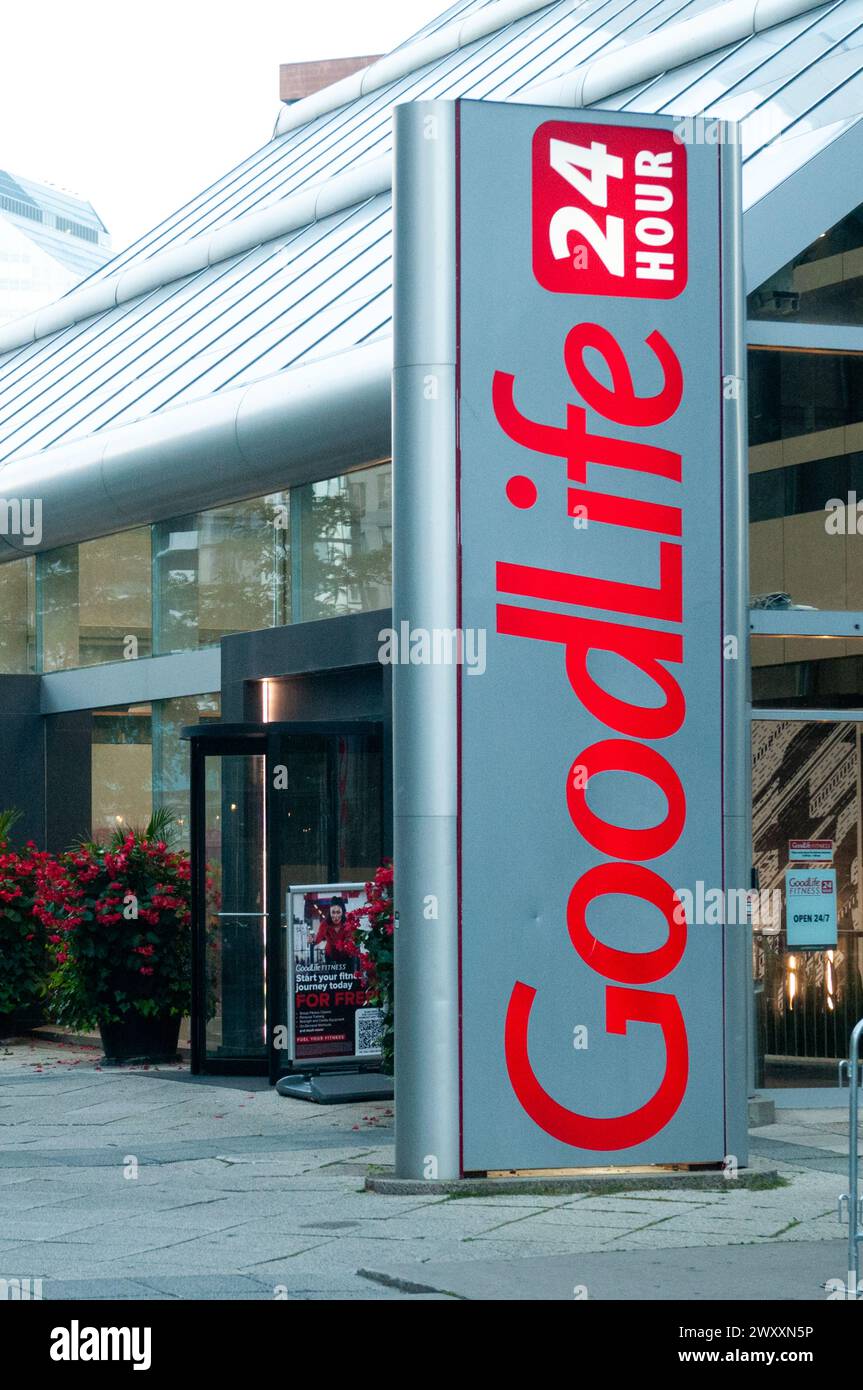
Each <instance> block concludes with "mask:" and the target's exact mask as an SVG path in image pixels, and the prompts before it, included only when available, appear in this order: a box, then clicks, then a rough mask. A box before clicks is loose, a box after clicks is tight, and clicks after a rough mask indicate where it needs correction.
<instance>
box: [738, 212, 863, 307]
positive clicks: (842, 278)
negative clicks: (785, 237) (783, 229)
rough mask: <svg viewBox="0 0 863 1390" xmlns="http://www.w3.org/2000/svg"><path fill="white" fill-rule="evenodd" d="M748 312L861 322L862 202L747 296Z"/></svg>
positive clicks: (862, 292) (862, 288)
mask: <svg viewBox="0 0 863 1390" xmlns="http://www.w3.org/2000/svg"><path fill="white" fill-rule="evenodd" d="M749 317H750V318H752V319H768V320H779V321H782V322H785V323H842V324H860V323H863V204H861V206H860V207H858V208H855V210H854V211H853V212H851V213H849V214H848V216H847V217H844V218H843V219H842V221H841V222H838V223H837V224H836V226H835V227H831V228H830V230H829V231H826V232H822V234H821V236H820V237H818V239H817V240H816V241H814V242H813V243H812V245H811V246H808V247H807V248H806V250H805V251H803V252H802V253H801V254H800V255H799V256H796V257H795V258H794V260H793V261H791V262H789V264H788V265H786V266H783V268H782V269H781V270H780V271H777V273H776V274H775V275H772V276H771V277H770V279H769V280H768V281H766V282H765V284H763V285H760V286H759V288H758V289H757V290H755V291H754V293H753V294H751V295H750V296H749Z"/></svg>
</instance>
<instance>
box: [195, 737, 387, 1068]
mask: <svg viewBox="0 0 863 1390" xmlns="http://www.w3.org/2000/svg"><path fill="white" fill-rule="evenodd" d="M182 736H183V737H184V738H187V739H189V740H190V742H191V748H192V756H191V819H192V826H191V832H192V884H193V891H192V932H193V971H194V976H193V994H192V1036H191V1042H192V1071H193V1072H196V1073H201V1072H214V1073H223V1074H229V1073H247V1074H255V1073H263V1074H268V1075H269V1077H270V1080H271V1081H277V1080H278V1078H279V1077H280V1076H282V1075H284V1074H286V1073H287V1072H288V1071H289V1070H290V1066H289V1063H288V1062H287V1053H286V1051H285V1050H284V1048H280V1047H279V1045H278V1038H279V1030H284V1029H285V1028H286V1025H287V1017H288V1009H287V992H286V984H287V935H288V923H289V915H288V891H289V889H290V888H291V886H292V885H297V884H304V885H305V884H309V883H316V884H326V883H337V882H344V881H346V880H351V881H354V882H366V881H367V880H369V879H371V878H372V877H373V876H374V873H375V870H376V868H377V867H378V865H379V863H380V861H381V857H382V852H383V731H382V726H381V724H379V723H377V722H374V721H354V722H350V723H348V722H341V723H304V724H299V723H286V724H223V725H219V726H214V725H212V724H210V725H209V726H207V725H203V726H196V727H193V728H188V729H184V730H183V734H182ZM282 1036H283V1034H282Z"/></svg>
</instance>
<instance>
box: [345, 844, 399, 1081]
mask: <svg viewBox="0 0 863 1390" xmlns="http://www.w3.org/2000/svg"><path fill="white" fill-rule="evenodd" d="M347 925H348V927H349V928H350V931H351V933H352V936H353V940H354V943H355V944H354V953H355V954H356V955H357V958H358V960H359V964H360V966H361V968H362V969H363V971H364V972H365V975H366V980H367V987H368V989H369V991H370V993H371V995H372V996H373V998H374V1000H375V1002H376V1004H377V1006H378V1007H379V1008H380V1009H381V1011H382V1013H383V1036H382V1039H381V1051H382V1063H383V1069H384V1071H386V1072H390V1073H391V1072H392V1069H393V1052H394V1044H395V1033H394V1015H393V1002H394V989H393V986H394V958H393V928H394V926H395V916H394V908H393V866H392V864H391V863H390V862H389V861H387V862H386V863H384V864H382V865H381V866H380V868H379V869H378V871H377V873H376V874H375V876H374V880H373V881H372V882H371V883H367V884H366V901H365V903H364V904H363V906H362V907H358V908H354V910H353V912H349V913H348V915H347Z"/></svg>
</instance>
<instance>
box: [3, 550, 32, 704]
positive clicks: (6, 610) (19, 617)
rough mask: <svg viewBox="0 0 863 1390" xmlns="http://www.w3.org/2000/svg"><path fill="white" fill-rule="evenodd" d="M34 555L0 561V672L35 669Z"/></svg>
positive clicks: (19, 672)
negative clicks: (6, 562) (0, 563)
mask: <svg viewBox="0 0 863 1390" xmlns="http://www.w3.org/2000/svg"><path fill="white" fill-rule="evenodd" d="M35 580H36V558H35V556H33V555H28V556H27V558H26V559H24V560H10V562H9V563H8V564H6V565H0V675H4V676H6V675H11V676H15V675H22V676H24V675H28V674H29V673H30V672H32V671H35V669H36V591H35Z"/></svg>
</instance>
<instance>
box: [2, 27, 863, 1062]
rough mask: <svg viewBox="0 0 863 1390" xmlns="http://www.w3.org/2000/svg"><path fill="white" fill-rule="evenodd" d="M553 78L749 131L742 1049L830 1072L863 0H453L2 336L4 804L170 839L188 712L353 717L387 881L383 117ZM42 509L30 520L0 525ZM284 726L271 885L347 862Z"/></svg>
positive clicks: (862, 593) (373, 850) (745, 143)
mask: <svg viewBox="0 0 863 1390" xmlns="http://www.w3.org/2000/svg"><path fill="white" fill-rule="evenodd" d="M719 41H721V43H722V46H721V47H717V43H718V42H719ZM573 75H574V76H575V78H578V79H579V82H580V79H581V78H584V82H580V85H578V84H576V85H577V86H578V90H580V91H582V92H585V91H587V90H588V88H587V86H586V85H585V84H586V83H588V79H589V82H592V83H593V84H594V88H593V89H594V90H595V89H597V84H600V83H601V91H600V95H598V96H596V98H595V99H594V100H593V104H594V105H595V106H596V107H597V108H608V109H614V110H626V111H631V112H639V111H642V112H651V113H666V114H672V115H674V116H675V117H679V119H680V122H681V126H680V138H681V139H686V140H698V139H706V140H709V139H711V131H714V132H715V127H713V126H712V121H713V120H714V119H719V118H721V119H723V120H731V121H737V122H739V132H740V139H741V142H742V154H743V201H744V248H745V260H746V279H747V296H748V297H747V318H748V328H747V333H748V342H749V367H748V371H749V382H748V401H749V404H748V412H749V444H750V502H749V505H750V514H749V545H750V578H751V594H752V610H751V621H750V629H751V630H750V634H740V640H741V641H742V642H743V644H744V646H745V643H746V640H747V637H749V639H750V641H751V662H752V704H751V717H752V757H753V864H754V867H755V870H756V872H757V875H758V885H759V887H760V889H761V890H767V889H775V890H777V892H778V894H779V897H778V898H776V899H775V901H776V902H777V903H778V904H779V905H778V907H777V909H776V912H775V914H774V915H773V916H770V915H769V914H768V913H764V914H761V915H760V916H759V918H758V920H757V921H755V922H754V923H753V969H754V981H755V991H756V1020H757V1030H756V1031H757V1048H756V1051H757V1057H758V1074H759V1079H760V1080H761V1081H766V1082H773V1083H776V1084H786V1083H791V1084H793V1083H795V1082H802V1083H804V1084H812V1083H818V1082H821V1081H825V1080H828V1079H832V1069H833V1067H834V1061H835V1059H836V1058H837V1057H841V1056H844V1055H845V1051H846V1048H847V1037H848V1031H849V1026H850V1023H851V1022H852V1021H853V1020H855V1019H856V1018H857V1017H859V1016H860V1015H861V1013H863V980H861V970H863V901H861V892H863V888H861V864H862V863H863V818H861V799H863V765H861V728H863V505H858V499H859V502H860V504H863V211H861V208H863V180H861V177H860V170H861V169H863V0H835V2H834V3H827V4H821V5H813V4H812V3H807V0H772V3H771V5H770V6H766V5H764V4H762V5H760V6H757V7H756V5H755V4H754V3H752V2H751V0H726V2H725V3H724V4H721V5H719V6H716V5H714V6H710V5H708V4H705V3H702V0H689V2H688V3H686V4H684V5H683V6H681V5H680V4H679V3H678V0H659V3H658V4H652V5H647V4H644V3H641V0H632V2H631V3H628V4H624V5H622V6H615V7H609V6H608V5H607V4H601V3H598V0H588V3H587V4H584V3H577V2H576V0H557V3H552V4H543V5H540V4H536V3H530V0H493V3H487V4H483V3H477V0H468V3H457V4H456V5H454V6H452V7H451V8H450V9H449V10H448V11H446V13H444V14H442V15H441V16H440V18H439V19H438V20H436V21H435V22H434V23H433V24H430V25H429V26H427V27H426V29H424V30H423V31H421V33H420V34H419V35H417V37H416V39H415V40H413V41H412V42H411V43H410V44H408V45H405V46H404V47H403V48H402V49H399V50H397V51H396V52H395V53H394V54H392V55H389V57H388V58H386V59H384V60H382V62H381V63H379V64H376V65H373V66H371V67H370V68H366V69H365V70H364V71H363V72H358V73H355V74H354V75H353V76H348V77H346V78H344V79H342V80H341V81H339V82H338V83H337V84H336V86H334V87H331V88H328V89H325V90H324V91H322V92H321V91H318V92H316V93H314V94H312V95H310V96H307V97H304V98H302V99H301V100H298V101H296V102H294V103H293V104H291V105H289V106H286V107H285V108H284V109H283V111H282V112H281V114H280V117H279V120H278V122H277V126H276V131H275V133H274V136H273V139H272V140H271V141H270V142H269V144H267V145H266V146H264V148H263V149H261V150H258V151H257V152H255V153H254V154H253V155H251V156H250V157H249V158H248V160H246V161H245V162H244V163H243V164H241V165H240V166H238V168H236V169H233V170H231V171H230V172H229V173H227V174H226V175H225V177H224V178H223V179H222V180H220V181H219V182H218V183H216V184H215V185H213V186H212V187H211V188H209V189H208V190H206V191H205V192H204V193H202V194H201V195H200V197H199V198H197V199H196V200H193V202H192V203H190V204H189V205H187V206H186V207H184V208H182V209H179V210H178V212H177V213H176V214H175V215H174V216H172V217H171V218H169V219H167V220H166V221H165V222H164V223H162V224H160V225H159V226H158V227H156V228H155V229H154V230H153V232H152V233H150V234H149V235H148V236H145V237H143V238H142V239H141V240H140V241H139V242H138V243H137V244H136V245H135V246H133V247H131V248H130V249H129V250H127V251H125V252H123V253H121V254H120V255H119V256H117V257H115V258H114V259H113V260H112V261H111V262H109V263H108V264H107V265H105V266H103V267H101V268H99V269H96V270H95V271H94V273H93V274H92V275H91V276H90V278H89V279H88V280H87V281H86V282H85V284H84V285H83V286H82V288H81V289H80V290H79V291H76V293H75V294H73V295H71V296H66V298H65V299H64V300H62V301H61V302H60V303H58V304H57V305H55V306H53V307H52V309H51V310H49V311H47V313H45V314H43V315H42V316H32V317H30V318H25V319H23V320H21V321H20V322H18V323H16V324H13V325H11V326H9V327H7V328H6V329H5V330H3V331H0V457H2V459H3V460H4V465H3V470H4V471H3V475H2V477H3V496H4V502H5V505H6V513H7V516H6V519H7V525H6V527H5V529H4V533H3V535H2V537H0V541H2V555H0V559H2V560H3V563H2V564H0V614H2V623H1V624H0V672H2V675H0V750H2V761H0V766H2V768H3V773H2V782H0V803H2V804H17V805H19V806H20V807H21V808H22V809H23V810H24V811H25V825H26V830H27V833H28V834H29V835H32V836H33V838H35V839H37V840H39V841H40V842H44V843H47V844H48V845H49V846H50V847H52V848H60V847H62V846H63V845H65V844H66V843H68V842H69V840H71V839H72V838H73V837H74V836H75V835H77V834H80V833H92V834H93V835H95V836H102V835H105V834H106V833H108V832H109V831H110V830H111V828H113V827H114V826H115V825H116V824H118V823H122V822H123V821H124V820H125V821H128V822H130V823H139V822H141V821H143V820H144V819H146V816H147V813H148V812H149V810H150V809H151V808H152V807H154V806H156V805H167V806H169V807H171V809H172V810H174V811H175V813H176V816H177V819H178V822H179V823H180V825H181V829H182V830H183V833H187V827H188V819H189V795H190V793H189V785H190V784H189V767H190V753H189V744H188V742H187V741H185V740H184V739H183V738H182V737H181V730H182V729H183V728H184V727H186V726H189V725H208V726H209V727H210V728H211V729H213V730H215V729H216V728H217V727H224V726H225V725H231V726H233V725H236V724H240V723H244V722H245V723H249V722H257V723H261V722H273V723H275V722H278V723H279V724H289V723H291V722H294V723H295V724H297V726H298V728H299V726H302V729H303V732H298V735H297V736H298V737H299V738H301V739H302V738H307V737H309V735H308V730H307V728H306V725H307V724H308V723H317V724H320V725H321V726H324V725H329V726H332V727H333V728H334V729H338V728H340V727H342V726H344V727H345V728H346V727H347V722H348V721H353V722H354V723H355V722H356V721H360V722H362V721H365V722H366V723H367V724H368V726H369V738H368V739H366V740H365V741H360V742H354V743H351V742H350V738H352V737H353V734H351V735H350V736H349V735H348V734H345V740H346V741H345V743H344V746H343V747H342V748H341V751H340V752H339V753H338V755H337V756H338V757H339V758H341V759H342V760H343V763H344V766H343V767H341V769H340V772H339V775H338V778H337V781H338V786H339V789H340V790H339V796H341V798H342V799H341V801H340V802H339V804H338V807H337V808H336V810H335V812H332V806H330V810H329V811H327V813H326V814H328V815H329V814H331V813H332V814H335V816H336V818H337V821H338V825H339V834H340V835H341V834H342V832H343V833H344V841H343V842H342V840H339V844H338V850H337V867H338V868H339V870H340V871H341V872H343V874H344V875H348V874H349V875H350V876H352V877H357V878H362V877H364V876H366V875H367V874H368V873H369V872H370V871H371V870H372V869H373V867H374V864H375V862H376V858H377V856H378V855H379V854H380V853H382V852H385V851H386V849H387V848H388V844H389V833H390V832H389V823H388V810H387V804H388V803H387V782H388V777H389V771H388V762H387V737H388V728H389V722H388V720H389V717H388V709H389V688H388V671H387V668H386V667H383V666H381V664H380V662H379V661H378V656H377V653H378V646H379V642H378V633H379V631H380V630H381V629H383V628H385V627H387V626H388V624H389V606H390V601H391V562H390V555H391V529H390V527H391V522H390V516H391V482H392V479H391V467H390V463H389V455H390V438H391V436H390V414H389V410H390V393H389V379H390V371H391V331H392V329H391V321H392V302H391V301H392V288H391V287H392V279H391V231H392V227H391V203H392V195H391V189H390V182H391V174H390V164H391V113H392V107H393V105H394V104H395V103H396V102H403V101H412V100H419V99H422V98H423V97H445V98H446V97H456V96H469V97H474V98H481V99H490V100H515V101H518V100H528V101H530V100H534V101H536V102H538V103H548V104H553V103H554V100H555V97H554V90H555V88H554V82H553V81H552V79H566V82H564V81H561V83H560V86H561V90H563V89H564V88H565V89H566V90H567V91H570V92H571V91H572V90H574V89H573V87H572V83H571V80H570V79H572V77H573ZM567 82H569V84H570V85H569V86H568V87H567V86H566V83H567ZM352 84H353V85H352ZM549 84H551V85H549ZM567 99H568V100H570V101H571V100H572V97H571V96H570V97H569V98H567ZM712 138H715V133H714V135H713V137H712ZM695 253H696V251H695V249H693V254H695ZM711 462H712V461H711V460H710V459H705V460H703V466H704V467H705V468H707V467H710V466H711ZM34 500H38V501H39V502H40V504H41V528H40V534H39V537H38V539H37V538H36V537H35V536H34V535H32V534H31V535H30V536H29V537H28V536H26V535H25V534H23V531H22V526H21V525H20V524H19V526H18V529H17V531H16V529H15V525H14V524H13V523H14V522H15V520H16V516H17V519H18V521H19V523H20V520H21V518H22V517H23V516H25V515H26V514H27V513H26V507H27V504H28V503H30V504H32V503H33V501H34ZM16 505H17V507H18V512H17V513H16V512H15V506H16ZM858 605H859V607H858ZM351 727H352V728H353V724H352V725H351ZM377 730H379V731H380V737H379V739H378V734H377V732H375V731H377ZM376 739H378V741H377V742H376V741H375V740H376ZM297 748H298V749H299V753H298V756H299V755H300V754H302V757H303V758H305V759H306V763H304V764H303V766H304V767H306V774H304V776H305V775H307V782H306V783H304V786H305V788H306V789H305V791H304V792H303V793H302V796H301V799H300V801H299V802H298V803H297V807H296V808H295V809H296V813H297V816H298V818H300V819H303V824H304V827H305V825H306V824H307V825H308V827H309V828H308V830H306V829H305V828H304V829H303V832H302V833H303V835H305V836H306V839H305V840H302V838H301V840H296V839H294V840H292V841H291V848H290V850H287V849H286V850H285V856H286V857H285V865H284V873H285V876H286V880H290V879H293V880H297V879H298V878H299V879H300V880H303V881H309V880H310V879H313V878H314V876H315V875H324V876H326V873H327V872H331V865H330V860H331V858H332V855H331V853H330V851H326V852H325V851H324V849H322V848H321V845H322V843H323V840H322V839H321V836H322V834H323V832H322V831H321V830H320V827H321V824H322V817H323V815H324V812H323V811H322V810H321V809H320V805H318V802H316V801H315V798H316V797H317V798H318V799H320V797H321V796H322V795H323V793H322V792H321V787H322V786H323V783H322V782H321V780H320V776H323V775H324V774H323V773H320V776H318V774H316V773H315V771H314V768H315V767H318V769H319V771H320V769H321V768H322V767H323V763H322V762H321V760H320V759H321V758H322V757H323V754H322V753H321V754H320V756H319V752H320V750H318V752H315V751H314V750H310V748H309V747H308V746H307V745H305V744H300V745H297ZM237 756H240V755H239V754H237ZM316 759H317V762H316V761H315V760H316ZM225 775H226V776H227V774H225ZM258 775H259V774H258V773H257V772H256V773H254V774H253V778H252V780H253V781H254V777H255V776H258ZM327 775H329V774H327ZM215 776H216V774H215V772H214V778H215ZM316 778H317V780H316ZM225 786H227V783H224V784H223V783H222V782H219V781H218V780H214V781H213V783H212V786H211V787H210V792H209V793H208V794H209V795H210V800H209V801H208V802H207V806H208V807H209V809H208V811H207V815H208V817H209V820H210V822H211V830H212V835H213V837H214V838H213V843H216V840H217V838H218V835H219V834H220V833H221V832H220V831H219V830H218V827H217V826H216V821H217V819H218V818H219V817H220V816H221V815H222V814H223V811H224V809H225V806H226V805H228V807H229V809H230V807H231V806H235V803H234V802H228V803H226V802H225V798H224V794H223V793H224V790H225ZM358 788H365V792H362V791H361V790H358ZM298 794H299V793H298ZM379 801H380V808H381V809H380V812H378V810H377V809H375V808H376V807H378V802H379ZM237 804H240V803H237ZM328 804H329V803H328ZM316 805H317V806H318V809H317V810H315V806H316ZM295 826H296V822H295ZM370 826H371V827H372V829H371V830H369V827H370ZM363 829H364V830H365V831H367V832H368V833H365V834H364V833H361V832H362V831H363ZM252 833H253V832H252V831H251V830H250V831H249V834H250V835H251V834H252ZM290 833H291V834H293V833H294V832H293V830H292V831H291V832H290ZM286 834H288V832H287V830H286ZM798 838H799V839H829V840H832V841H833V842H834V846H835V866H836V869H837V884H838V894H839V940H838V946H837V948H836V949H835V950H825V951H819V952H807V953H794V952H792V951H789V950H788V949H787V941H786V939H785V935H784V926H783V917H782V894H783V892H784V888H783V884H784V874H785V870H786V869H787V867H788V864H789V851H788V841H789V840H791V839H798ZM313 841H314V842H315V843H316V844H317V848H313V846H312V842H313ZM286 843H287V841H286ZM251 1017H252V1025H251V1034H252V1035H254V1034H255V1029H256V1027H257V1024H256V1023H255V1018H256V1017H257V1016H256V1015H255V1014H254V1011H253V1014H252V1016H251ZM221 1045H222V1044H221V1043H217V1044H214V1047H216V1048H218V1047H219V1046H221ZM232 1046H233V1045H232ZM237 1046H240V1045H239V1044H238V1045H237ZM242 1046H246V1047H247V1049H248V1047H251V1046H252V1044H250V1043H248V1041H247V1042H246V1043H244V1044H243V1045H242ZM252 1050H254V1048H253V1047H252ZM240 1051H242V1047H240Z"/></svg>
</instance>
